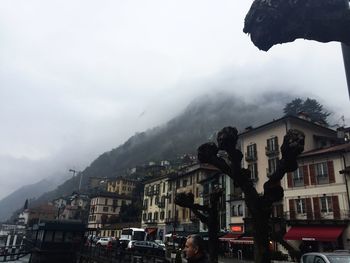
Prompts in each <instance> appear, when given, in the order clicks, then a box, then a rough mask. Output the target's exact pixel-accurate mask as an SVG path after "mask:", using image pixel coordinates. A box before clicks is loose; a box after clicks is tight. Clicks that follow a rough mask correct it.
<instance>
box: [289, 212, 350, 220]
mask: <svg viewBox="0 0 350 263" xmlns="http://www.w3.org/2000/svg"><path fill="white" fill-rule="evenodd" d="M284 218H285V219H286V220H321V221H322V220H349V219H350V211H349V210H340V211H338V212H336V211H332V212H315V211H312V212H307V211H306V212H305V213H297V212H295V213H293V214H291V213H290V211H288V212H285V213H284Z"/></svg>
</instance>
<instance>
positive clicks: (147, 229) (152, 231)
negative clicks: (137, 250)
mask: <svg viewBox="0 0 350 263" xmlns="http://www.w3.org/2000/svg"><path fill="white" fill-rule="evenodd" d="M145 230H146V232H147V234H149V235H152V234H154V233H157V228H156V227H149V228H146V229H145Z"/></svg>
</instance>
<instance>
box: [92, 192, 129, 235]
mask: <svg viewBox="0 0 350 263" xmlns="http://www.w3.org/2000/svg"><path fill="white" fill-rule="evenodd" d="M129 204H131V198H130V197H128V196H125V195H117V194H114V193H109V192H102V193H98V194H96V195H94V196H92V197H91V200H90V212H89V217H88V228H90V229H101V228H103V227H105V226H106V225H107V224H111V223H113V222H115V221H117V218H118V216H119V213H120V208H121V206H122V205H129Z"/></svg>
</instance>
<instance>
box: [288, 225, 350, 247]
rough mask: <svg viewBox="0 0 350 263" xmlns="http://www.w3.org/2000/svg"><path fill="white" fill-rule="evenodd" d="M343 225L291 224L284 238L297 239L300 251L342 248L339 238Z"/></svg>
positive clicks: (341, 241)
mask: <svg viewBox="0 0 350 263" xmlns="http://www.w3.org/2000/svg"><path fill="white" fill-rule="evenodd" d="M345 228H346V227H345V226H292V227H291V228H290V229H289V230H288V232H287V233H286V234H285V236H284V239H285V240H298V241H300V242H299V249H300V250H301V251H302V252H311V251H332V250H335V249H343V248H344V246H343V240H342V238H341V236H342V233H343V231H344V229H345Z"/></svg>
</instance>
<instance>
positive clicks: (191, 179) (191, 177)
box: [190, 175, 193, 185]
mask: <svg viewBox="0 0 350 263" xmlns="http://www.w3.org/2000/svg"><path fill="white" fill-rule="evenodd" d="M192 181H193V176H192V175H191V176H190V185H191V184H192Z"/></svg>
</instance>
